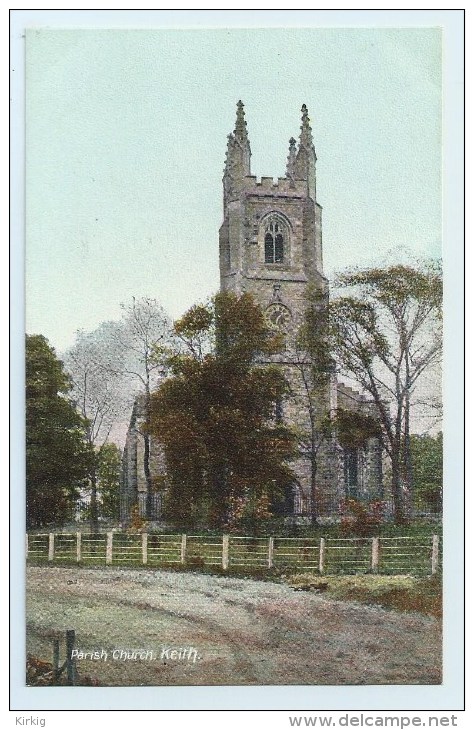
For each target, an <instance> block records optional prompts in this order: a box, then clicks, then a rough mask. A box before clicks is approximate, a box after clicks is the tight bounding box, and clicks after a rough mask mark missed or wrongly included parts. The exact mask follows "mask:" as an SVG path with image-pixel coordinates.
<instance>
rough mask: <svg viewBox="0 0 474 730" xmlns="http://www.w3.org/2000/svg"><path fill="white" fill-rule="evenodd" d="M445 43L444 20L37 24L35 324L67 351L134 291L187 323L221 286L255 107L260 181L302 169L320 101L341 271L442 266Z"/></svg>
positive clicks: (30, 146) (329, 237) (30, 167)
mask: <svg viewBox="0 0 474 730" xmlns="http://www.w3.org/2000/svg"><path fill="white" fill-rule="evenodd" d="M441 44H442V37H441V31H440V29H438V28H404V29H403V28H398V29H397V28H393V29H390V28H389V29H387V28H347V29H344V28H334V29H328V28H319V29H318V28H300V29H298V28H288V29H276V28H267V29H236V28H230V29H213V30H200V29H193V30H148V29H147V30H120V29H114V30H99V29H97V30H94V29H82V30H80V29H77V30H75V29H73V30H70V29H69V30H68V29H65V30H59V29H46V28H44V29H33V30H28V31H27V58H26V70H27V76H26V84H27V97H26V99H27V101H26V120H27V136H26V157H27V160H26V206H27V241H26V265H27V268H26V272H27V273H26V302H27V332H29V333H41V334H44V335H45V336H46V337H47V338H48V339H49V340H50V342H51V344H52V345H53V346H54V347H55V348H56V349H57V350H58V351H62V350H64V349H65V348H66V347H67V346H69V345H71V344H72V342H73V340H74V333H75V331H76V330H77V329H85V330H92V329H95V328H96V327H97V326H98V325H99V324H100V322H102V321H104V320H108V319H118V318H119V317H120V306H119V305H120V302H128V301H130V300H131V297H132V296H136V297H140V296H145V295H146V296H150V297H155V298H156V299H158V300H159V301H160V302H161V304H162V305H163V306H164V308H165V309H166V310H167V311H168V312H169V313H170V314H171V316H173V317H176V316H179V315H180V314H181V313H183V312H184V311H185V310H186V309H187V308H188V307H189V306H191V305H192V304H193V303H195V302H196V301H200V300H203V299H205V298H207V297H208V296H209V295H212V294H213V293H215V292H216V291H217V289H218V287H219V275H218V229H219V226H220V224H221V221H222V170H223V163H224V157H225V149H226V138H227V134H228V133H229V132H231V131H232V130H233V127H234V121H235V105H236V102H237V101H238V99H242V101H243V102H244V104H245V112H246V120H247V126H248V132H249V137H250V143H251V148H252V173H253V174H256V175H259V176H260V175H272V176H274V177H277V176H279V175H280V176H281V175H284V171H285V163H286V156H287V152H288V140H289V138H290V137H291V136H294V137H298V134H299V125H300V109H301V105H302V104H303V103H305V104H306V105H307V106H308V109H309V114H310V118H311V124H312V127H313V136H314V142H315V147H316V152H317V155H318V163H317V188H318V202H319V203H320V204H321V205H322V207H323V253H324V264H325V272H326V275H328V276H329V277H331V276H332V275H333V273H334V272H335V271H337V270H339V269H341V268H344V267H347V266H353V265H373V264H380V263H383V262H384V260H385V259H386V257H387V255H388V254H389V253H390V252H391V259H390V260H393V259H394V256H395V258H396V257H397V256H398V255H399V256H400V259H401V260H407V259H410V257H418V256H440V255H441V176H440V168H441ZM393 252H396V253H395V254H394V253H393Z"/></svg>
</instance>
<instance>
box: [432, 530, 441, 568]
mask: <svg viewBox="0 0 474 730" xmlns="http://www.w3.org/2000/svg"><path fill="white" fill-rule="evenodd" d="M438 567H439V535H433V539H432V543H431V575H436V573H437V572H438Z"/></svg>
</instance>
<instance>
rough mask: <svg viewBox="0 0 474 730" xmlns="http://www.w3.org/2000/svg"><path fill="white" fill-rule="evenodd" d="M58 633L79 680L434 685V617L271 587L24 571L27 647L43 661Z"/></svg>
mask: <svg viewBox="0 0 474 730" xmlns="http://www.w3.org/2000/svg"><path fill="white" fill-rule="evenodd" d="M66 629H75V631H76V646H77V648H78V649H79V650H82V651H83V652H84V653H85V652H89V653H92V652H97V654H98V655H100V658H94V656H84V657H83V658H81V656H79V657H78V661H77V666H78V670H79V672H80V673H81V674H87V675H90V676H92V677H95V678H97V679H98V680H99V681H100V683H101V684H102V685H107V686H121V685H127V686H130V685H132V686H137V685H206V684H208V685H209V684H213V685H214V684H245V685H247V684H249V685H250V684H277V685H278V684H323V685H324V684H328V685H330V684H336V685H337V684H437V683H439V682H440V681H441V623H440V622H439V621H438V620H436V619H434V618H431V617H427V616H421V615H419V614H402V613H398V612H395V611H386V610H384V609H381V608H376V607H370V606H363V605H360V604H356V603H348V602H339V601H334V600H330V599H326V598H323V597H320V596H318V595H315V594H310V593H306V592H305V593H302V592H295V591H294V590H293V589H292V588H290V587H289V586H286V585H283V584H278V583H271V582H268V583H267V582H260V581H253V580H243V579H237V578H224V577H220V576H210V575H201V574H197V573H172V572H158V571H151V570H150V571H148V570H140V571H138V570H137V571H132V570H120V569H114V568H109V569H106V570H105V569H104V570H102V569H99V570H94V569H75V568H54V567H51V568H49V567H45V568H42V567H41V568H40V567H29V568H28V569H27V651H28V652H30V653H32V654H34V655H36V656H38V657H40V658H42V659H45V660H49V661H51V654H52V641H51V639H52V638H53V637H55V636H60V637H61V638H63V637H64V631H65V630H66ZM122 650H123V651H125V652H126V654H125V656H126V658H124V654H120V652H121V651H122ZM61 651H62V655H63V656H64V647H62V649H61ZM133 652H135V654H136V655H133ZM140 652H141V654H140ZM173 652H175V653H173Z"/></svg>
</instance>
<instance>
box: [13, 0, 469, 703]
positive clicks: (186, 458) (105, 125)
mask: <svg viewBox="0 0 474 730" xmlns="http://www.w3.org/2000/svg"><path fill="white" fill-rule="evenodd" d="M64 12H66V13H67V11H63V13H64ZM110 12H111V13H113V11H110ZM178 12H179V11H178ZM224 12H225V11H224ZM262 12H265V11H262ZM299 12H302V11H299ZM361 12H362V11H361ZM408 14H409V13H408ZM158 15H159V11H158ZM221 15H222V14H221ZM270 15H271V14H270ZM448 15H449V13H448ZM428 16H429V13H427V15H426V18H424V16H423V13H422V14H421V18H424V20H425V22H420V17H419V16H418V15H417V16H416V18H415V16H412V17H413V20H416V22H413V23H409V22H408V23H407V22H404V21H402V19H401V18H400V22H399V23H397V22H396V21H397V11H394V13H392V15H391V22H390V23H389V24H387V23H385V22H381V23H379V24H377V23H371V24H369V23H364V22H362V21H363V18H362V16H360V18H359V20H360V21H361V22H353V21H352V20H351V19H349V16H348V17H347V20H346V22H345V23H343V24H342V25H341V23H340V22H334V23H333V24H332V25H331V24H328V23H327V22H326V23H318V22H312V23H311V22H310V23H301V24H300V26H299V27H296V26H294V25H293V24H292V23H291V22H288V23H287V24H285V23H278V22H276V23H275V24H271V23H265V22H263V20H262V22H261V24H260V25H259V24H257V25H255V24H248V25H245V24H244V25H240V26H239V25H238V24H232V23H229V25H226V24H225V22H224V20H223V18H222V17H221V16H220V21H221V22H220V23H218V24H217V25H215V26H214V27H212V26H211V25H209V27H205V26H204V25H202V24H201V25H199V24H194V25H193V24H192V23H191V24H189V25H187V24H185V23H183V24H181V25H180V24H179V23H178V24H175V27H171V26H168V27H166V25H164V26H163V25H162V26H161V27H160V23H159V22H156V23H148V24H147V25H143V24H140V23H136V24H134V23H133V22H130V23H129V24H128V25H126V24H125V25H122V26H116V25H114V23H113V22H111V23H110V25H109V26H107V24H106V25H104V24H103V23H97V25H95V24H94V12H92V13H91V14H90V17H89V22H88V23H87V24H82V25H81V23H77V25H76V26H75V25H74V24H70V23H69V24H64V23H63V25H62V26H60V25H58V26H57V27H55V26H54V25H51V24H48V23H44V24H42V23H33V24H31V25H26V26H25V29H24V35H25V38H24V39H23V42H24V44H25V50H26V56H25V86H26V95H25V128H26V138H25V139H26V142H25V157H26V173H25V175H26V181H25V182H26V185H25V196H26V199H25V221H26V223H25V239H26V243H25V264H26V269H25V270H26V274H25V289H26V341H25V362H26V375H25V389H26V390H25V392H26V478H25V481H26V488H25V501H24V514H25V528H24V530H23V532H22V541H23V544H24V545H25V558H26V585H25V591H26V609H25V610H26V614H25V637H26V638H25V642H26V646H25V665H24V667H23V670H24V673H25V691H28V689H29V688H42V690H41V691H44V692H50V691H55V690H54V688H61V689H64V688H67V690H66V689H64V691H67V692H69V693H72V695H71V694H70V696H74V692H81V691H83V688H84V687H88V688H94V689H93V690H92V689H91V690H89V691H91V692H92V691H93V692H94V693H96V695H97V696H99V695H100V694H101V692H103V688H107V691H108V689H109V688H136V689H137V691H146V690H147V688H148V690H149V689H150V688H161V689H162V690H163V691H165V688H168V689H169V688H181V691H182V692H184V693H186V691H188V690H189V688H191V687H193V688H202V691H205V688H207V689H208V690H209V689H210V691H211V692H212V688H213V687H219V688H221V689H224V688H225V687H239V688H241V689H242V691H244V692H245V691H246V688H250V687H259V688H261V691H262V693H264V692H265V690H266V689H270V688H275V687H276V688H277V692H278V691H281V692H290V691H291V688H294V689H295V691H296V689H297V688H299V689H301V688H306V689H308V690H309V689H310V688H311V689H313V690H315V691H317V692H319V693H321V692H325V691H331V692H335V693H336V694H337V696H338V697H343V693H344V691H346V690H348V689H349V688H351V689H352V690H354V689H356V688H357V689H358V690H359V689H360V690H361V691H364V687H365V688H367V687H371V688H378V689H379V690H380V691H388V692H390V691H392V692H400V691H401V692H402V694H401V695H399V697H400V698H402V699H401V700H400V702H401V703H403V701H404V700H403V697H404V698H405V702H406V703H407V706H410V707H414V708H415V709H416V702H417V697H418V701H420V700H419V697H420V695H419V694H418V695H417V694H416V692H417V691H418V692H419V690H420V688H421V687H423V691H424V692H425V691H426V692H428V693H430V694H429V696H430V697H432V698H434V697H435V696H436V694H435V693H436V692H438V693H440V695H439V696H440V697H441V696H442V693H443V688H444V689H445V690H446V688H447V687H451V688H452V685H453V681H452V672H451V669H450V668H449V667H447V666H446V665H444V664H443V580H446V562H445V560H446V559H449V554H450V549H452V547H451V548H450V543H449V536H450V534H451V533H450V529H451V527H450V524H445V523H444V522H443V502H444V504H448V505H451V504H452V501H451V500H452V499H453V495H452V494H450V495H446V488H447V487H446V482H445V493H444V494H443V442H444V444H445V447H444V453H445V459H446V443H449V444H452V442H453V434H454V433H455V432H457V431H456V428H454V429H452V428H451V425H450V424H451V423H452V421H451V420H450V419H451V417H452V413H450V407H449V404H447V403H446V391H445V394H444V402H443V388H442V384H443V378H445V379H446V367H447V364H448V363H449V362H450V359H449V358H450V357H451V355H450V353H454V351H455V347H452V346H451V347H450V350H449V352H448V353H446V347H445V348H444V351H443V320H444V326H445V327H446V325H447V324H449V322H451V324H452V321H453V320H452V316H451V315H450V314H449V312H448V314H446V304H445V302H446V299H448V300H449V299H450V297H451V292H452V291H453V289H454V288H455V287H453V276H452V274H453V268H452V267H453V257H454V260H455V261H459V260H460V256H461V253H460V252H461V249H462V243H460V242H459V241H456V240H453V241H448V240H446V229H443V206H444V205H445V203H444V202H443V200H444V199H443V185H445V184H446V180H445V178H444V177H443V175H445V170H446V160H445V159H444V158H443V154H446V149H449V148H446V146H443V103H445V102H444V101H443V99H444V100H446V88H445V86H444V85H443V84H445V85H446V84H448V81H447V77H446V68H445V66H444V64H445V62H446V56H443V54H445V52H446V48H447V47H448V46H447V45H446V43H447V38H449V33H447V31H446V30H445V29H444V28H443V26H442V24H441V25H440V23H436V22H432V21H431V20H430V18H429V17H428ZM154 17H156V16H154ZM266 17H267V19H268V18H269V15H268V14H267V16H266ZM285 17H287V18H288V21H289V11H287V14H286V16H285ZM325 17H326V16H325ZM352 17H353V16H352V15H351V18H352ZM404 17H405V16H404ZM137 18H138V19H140V12H139V11H138V12H137ZM327 19H328V18H327V17H326V20H327ZM158 20H159V17H158ZM314 20H315V21H316V20H317V19H316V16H315V17H314ZM329 20H330V18H329ZM334 21H336V18H334ZM446 34H447V35H446ZM448 56H449V54H448ZM443 59H444V60H443ZM443 95H444V96H443ZM444 145H446V142H445V143H444ZM443 165H444V167H443ZM456 175H459V179H461V178H462V171H461V170H457V172H456ZM459 184H461V183H459ZM445 210H447V209H446V208H445ZM461 258H462V257H461ZM443 294H444V298H443ZM446 316H447V318H448V319H447V320H446ZM450 316H451V320H449V317H450ZM451 331H452V330H451ZM446 341H447V340H446V338H445V340H444V342H446ZM448 380H449V378H448ZM443 406H444V414H445V415H444V416H443ZM458 453H459V452H458ZM448 461H449V457H448ZM444 467H445V469H446V468H447V466H446V461H445V463H444ZM451 487H452V484H451ZM455 487H456V491H457V493H458V496H457V498H456V499H457V501H456V502H455V509H454V512H456V510H457V513H459V510H461V511H462V499H461V494H462V484H461V483H459V484H456V485H455ZM446 500H448V502H446ZM454 512H453V511H452V509H451V510H449V509H448V513H450V514H454ZM446 556H447V557H446ZM450 580H451V582H452V578H450ZM456 590H457V591H458V592H459V595H460V593H461V591H462V584H459V585H458V586H457V588H456ZM447 601H449V598H448V599H447V597H446V593H445V596H444V610H446V611H448V613H449V611H450V607H449V605H448V606H447V605H446V602H447ZM445 627H446V624H445ZM453 641H454V639H453ZM58 691H59V690H58ZM403 693H405V694H403ZM183 696H186V695H183ZM262 696H264V695H262ZM314 696H316V695H314ZM318 696H321V694H320V695H318ZM334 696H336V695H334ZM387 696H388V695H387ZM394 696H395V695H393V694H392V697H394ZM397 696H398V695H397ZM35 697H38V690H37V691H36V695H35ZM381 701H382V700H381ZM400 706H403V704H401V705H400ZM341 707H342V706H341ZM382 707H383V705H382ZM385 707H386V709H390V707H389V705H385ZM433 707H435V705H433ZM229 708H230V709H235V708H234V707H233V706H232V705H230V706H229ZM88 709H89V708H88ZM208 709H209V708H208ZM266 709H270V707H267V708H266Z"/></svg>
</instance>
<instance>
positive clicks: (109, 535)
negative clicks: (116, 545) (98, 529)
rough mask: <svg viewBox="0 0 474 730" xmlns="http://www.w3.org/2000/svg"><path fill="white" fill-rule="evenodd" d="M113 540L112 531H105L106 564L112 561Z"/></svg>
mask: <svg viewBox="0 0 474 730" xmlns="http://www.w3.org/2000/svg"><path fill="white" fill-rule="evenodd" d="M113 540H114V533H113V532H108V533H107V544H106V546H105V562H106V564H107V565H110V563H111V562H112V546H113Z"/></svg>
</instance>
